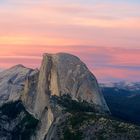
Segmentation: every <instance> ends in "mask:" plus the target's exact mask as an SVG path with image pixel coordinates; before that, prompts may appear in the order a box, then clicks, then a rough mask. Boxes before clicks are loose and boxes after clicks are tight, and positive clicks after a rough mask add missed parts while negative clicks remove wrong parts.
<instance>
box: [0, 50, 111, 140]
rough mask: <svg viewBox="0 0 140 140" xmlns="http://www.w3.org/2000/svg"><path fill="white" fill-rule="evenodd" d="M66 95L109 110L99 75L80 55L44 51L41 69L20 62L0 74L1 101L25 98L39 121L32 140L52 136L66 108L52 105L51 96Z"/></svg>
mask: <svg viewBox="0 0 140 140" xmlns="http://www.w3.org/2000/svg"><path fill="white" fill-rule="evenodd" d="M65 94H68V95H70V96H71V97H72V99H73V100H76V101H86V102H88V103H91V104H93V105H95V106H96V109H98V110H99V111H100V112H108V111H109V109H108V107H107V105H106V102H105V100H104V98H103V95H102V94H101V92H100V89H99V87H98V83H97V80H96V78H95V77H94V75H93V74H92V73H91V72H90V71H89V70H88V68H87V67H86V65H85V64H84V63H83V62H82V61H81V60H80V59H79V58H77V57H76V56H73V55H70V54H66V53H58V54H44V56H43V61H42V64H41V68H40V71H38V70H32V69H28V68H25V67H23V66H21V65H18V66H15V67H13V68H11V69H9V70H7V71H4V72H1V73H0V101H1V103H6V102H11V101H16V100H21V101H22V103H23V104H24V106H25V108H26V110H27V111H28V112H29V113H30V114H32V115H33V116H34V117H35V118H36V119H38V120H39V124H38V127H37V131H36V135H35V136H33V137H32V140H44V139H45V138H47V139H49V138H48V137H49V136H48V135H47V134H48V133H49V135H51V130H50V128H52V126H53V123H54V122H56V120H58V118H61V117H60V116H63V113H62V111H61V110H62V108H61V107H60V106H59V105H57V104H52V101H51V97H52V96H53V95H56V96H63V95H65Z"/></svg>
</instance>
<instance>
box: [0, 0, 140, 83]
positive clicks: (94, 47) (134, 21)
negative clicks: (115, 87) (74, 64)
mask: <svg viewBox="0 0 140 140" xmlns="http://www.w3.org/2000/svg"><path fill="white" fill-rule="evenodd" d="M139 7H140V1H139V0H117V1H114V0H86V1H85V0H69V1H68V0H24V1H23V0H0V70H1V69H6V68H9V67H11V66H13V65H16V64H19V63H20V64H23V65H25V66H27V67H33V68H36V67H40V62H41V59H42V54H43V53H57V52H67V53H72V54H74V55H77V56H79V57H80V58H81V60H82V61H84V62H85V63H86V64H87V66H88V67H89V69H90V70H91V71H92V72H93V73H94V75H95V76H96V77H97V79H98V80H99V81H100V82H108V81H120V80H126V81H140V80H139V76H140V61H139V60H140V8H139Z"/></svg>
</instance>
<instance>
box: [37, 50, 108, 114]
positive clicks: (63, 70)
mask: <svg viewBox="0 0 140 140" xmlns="http://www.w3.org/2000/svg"><path fill="white" fill-rule="evenodd" d="M64 94H69V95H70V96H71V97H72V98H73V99H75V100H80V101H82V100H85V101H87V102H89V103H92V104H95V105H97V107H99V108H100V109H101V110H103V111H108V107H107V105H106V103H105V100H104V98H103V95H102V94H101V92H100V89H99V87H98V83H97V80H96V78H95V77H94V75H93V74H92V73H91V72H90V71H89V70H88V68H87V67H86V65H85V64H84V63H83V62H82V61H81V60H80V59H79V58H77V57H75V56H73V55H70V54H65V53H59V54H54V55H51V54H44V57H43V61H42V65H41V69H40V74H39V80H38V94H37V98H36V104H35V113H37V115H38V116H40V115H41V113H42V111H43V109H44V107H46V106H47V107H49V104H47V103H48V100H49V97H50V96H51V95H56V96H62V95H64Z"/></svg>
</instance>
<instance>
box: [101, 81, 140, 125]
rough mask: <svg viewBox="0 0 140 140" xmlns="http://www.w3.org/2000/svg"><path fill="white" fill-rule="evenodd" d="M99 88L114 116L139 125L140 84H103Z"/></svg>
mask: <svg viewBox="0 0 140 140" xmlns="http://www.w3.org/2000/svg"><path fill="white" fill-rule="evenodd" d="M100 87H101V89H102V93H103V94H104V97H105V99H106V102H107V104H108V106H109V108H110V111H111V112H112V114H113V115H114V116H116V117H119V118H121V119H124V120H127V121H129V122H133V123H136V124H140V117H139V116H140V82H136V83H128V82H119V83H107V84H106V83H105V84H100Z"/></svg>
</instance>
